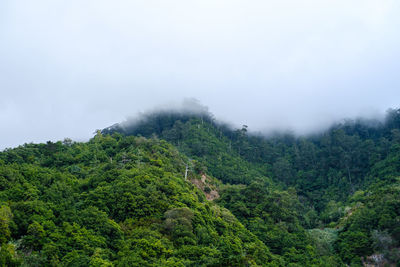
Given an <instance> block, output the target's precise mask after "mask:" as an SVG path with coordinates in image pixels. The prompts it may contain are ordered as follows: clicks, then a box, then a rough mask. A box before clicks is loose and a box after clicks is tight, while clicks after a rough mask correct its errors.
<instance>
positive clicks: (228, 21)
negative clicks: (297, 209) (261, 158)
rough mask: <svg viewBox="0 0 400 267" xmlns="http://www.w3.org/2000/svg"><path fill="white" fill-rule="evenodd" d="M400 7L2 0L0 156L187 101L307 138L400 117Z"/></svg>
mask: <svg viewBox="0 0 400 267" xmlns="http://www.w3.org/2000/svg"><path fill="white" fill-rule="evenodd" d="M399 13H400V2H399V1H389V0H379V1H378V0H376V1H372V0H356V1H345V0H338V1H317V0H314V1H311V0H304V1H296V0H293V1H288V0H283V1H243V0H241V1H235V0H234V1H228V0H221V1H211V0H205V1H183V0H181V1H178V0H172V1H161V0H160V1H152V0H149V1H122V0H117V1H106V0H91V1H78V0H71V1H48V0H39V1H28V0H20V1H13V0H3V1H1V2H0V92H1V97H0V124H1V125H2V131H0V149H3V148H5V147H12V146H16V145H19V144H23V143H25V142H32V141H33V142H43V141H47V140H59V139H63V138H64V137H70V138H72V139H75V140H85V139H87V138H89V137H91V136H92V133H93V132H94V131H95V129H101V128H104V127H107V126H109V125H112V124H114V123H116V122H120V121H123V120H124V119H125V118H127V117H129V116H132V115H135V114H137V113H138V112H141V111H146V110H148V109H152V108H154V107H157V106H159V105H165V103H167V104H171V103H172V105H176V104H175V103H181V101H182V99H184V98H187V97H193V98H196V99H198V100H199V101H200V102H201V103H202V104H204V105H207V106H208V107H209V109H210V111H211V112H212V113H214V115H215V116H216V117H217V118H220V119H222V120H226V121H230V122H232V123H235V124H236V125H241V124H247V125H249V128H250V129H254V130H263V131H271V130H275V129H287V128H291V129H292V130H294V131H296V132H298V133H307V132H310V131H315V130H318V129H321V128H323V127H326V126H327V125H329V124H330V123H331V122H332V121H335V120H338V119H341V118H344V117H357V116H367V117H379V116H382V114H384V112H385V110H386V109H388V108H396V107H399V99H400V90H399V86H400V80H399V75H398V70H399V69H400V68H399V67H400V66H399V65H400V49H399V47H400V30H399V29H400V17H399V16H398V14H399Z"/></svg>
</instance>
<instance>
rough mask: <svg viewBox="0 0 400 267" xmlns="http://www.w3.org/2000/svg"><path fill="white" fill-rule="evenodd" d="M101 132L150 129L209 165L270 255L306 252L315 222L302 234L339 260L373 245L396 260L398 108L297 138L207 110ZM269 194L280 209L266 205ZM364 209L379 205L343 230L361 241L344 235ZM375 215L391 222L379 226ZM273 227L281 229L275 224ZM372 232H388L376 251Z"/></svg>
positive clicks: (226, 200)
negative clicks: (235, 124)
mask: <svg viewBox="0 0 400 267" xmlns="http://www.w3.org/2000/svg"><path fill="white" fill-rule="evenodd" d="M103 132H105V133H112V132H120V133H123V134H126V135H130V134H133V135H143V136H151V135H156V136H158V137H159V138H162V139H165V140H168V141H169V142H171V143H173V144H174V145H175V146H176V147H177V148H178V149H179V150H180V151H182V152H183V153H184V154H186V155H188V156H189V157H191V158H193V159H196V160H197V161H199V162H201V163H202V164H204V166H206V167H207V172H209V173H210V174H212V175H214V176H215V177H216V178H218V179H220V180H221V181H222V182H224V184H225V185H224V186H221V192H220V193H221V198H220V199H219V200H217V202H218V203H219V204H221V205H223V206H224V207H226V208H228V209H229V210H230V211H231V212H232V213H233V214H234V215H235V216H236V217H237V218H238V219H239V220H240V221H241V222H242V223H243V224H244V225H245V226H246V227H247V228H248V229H249V230H251V231H252V232H253V233H254V234H256V235H257V236H258V237H259V238H260V239H261V240H262V241H263V242H264V243H265V244H267V245H268V246H269V247H270V249H271V251H273V252H274V253H278V254H279V255H288V254H287V253H289V252H288V251H289V250H290V249H296V251H297V252H299V251H301V252H299V254H303V255H305V254H306V253H305V252H304V248H305V247H306V245H307V244H308V243H307V238H306V237H305V236H302V233H303V231H304V229H313V228H319V229H323V230H310V231H308V234H309V235H308V237H310V236H311V239H313V242H314V245H315V246H317V248H320V249H321V251H320V252H321V253H322V254H323V255H330V256H332V255H339V256H340V257H341V260H343V262H344V263H353V264H354V265H358V264H361V257H366V256H368V255H371V254H373V253H378V254H379V255H381V256H382V257H383V258H384V259H383V261H385V260H388V261H390V262H397V261H399V259H400V258H399V250H398V247H399V227H398V225H400V217H399V212H400V208H399V201H400V195H399V193H400V192H399V191H398V177H399V176H400V161H399V156H400V151H399V148H400V110H398V109H391V110H389V111H388V112H387V115H386V118H385V120H384V121H377V120H366V119H357V120H345V121H344V122H342V123H337V124H335V125H333V126H332V127H331V128H329V129H328V130H326V131H325V132H322V133H320V134H314V135H310V136H300V137H297V136H295V135H293V134H290V133H282V134H275V135H273V136H269V137H265V136H263V135H257V134H250V133H248V129H247V126H246V125H244V126H243V127H242V128H241V129H236V130H235V129H233V128H232V127H229V126H228V125H226V124H223V123H219V122H217V121H216V120H214V118H213V116H212V114H210V113H208V112H207V111H203V112H201V113H198V114H191V113H182V112H154V113H149V114H146V115H145V116H143V117H142V118H141V119H140V120H137V121H135V122H129V121H127V122H125V123H122V124H117V125H114V126H112V127H110V128H107V129H105V130H103ZM229 184H230V185H229ZM383 188H387V190H389V189H390V190H392V191H390V192H391V193H388V191H384V190H383ZM371 196H374V198H372V197H371ZM389 196H391V197H389ZM378 199H381V200H380V202H379V204H378ZM382 199H387V201H382ZM276 202H278V203H279V205H278V207H273V204H272V203H276ZM365 206H368V208H363V207H365ZM283 207H285V208H283ZM384 207H385V208H384ZM370 208H373V209H376V211H377V212H376V213H374V215H373V216H372V215H371V214H370V215H371V216H372V217H371V219H373V222H371V221H368V220H365V221H361V222H360V223H359V224H358V225H357V226H353V227H350V229H353V230H352V231H350V232H351V234H355V233H356V234H359V236H358V238H359V239H360V240H363V242H358V241H357V238H356V239H353V237H352V236H347V237H346V235H351V234H350V232H349V226H350V224H351V222H352V221H353V220H356V218H357V217H358V216H361V213H362V212H363V211H367V210H369V211H371V209H370ZM378 210H379V212H378ZM382 218H387V220H388V221H390V223H388V224H384V223H382V224H379V223H378V222H379V221H380V220H381V219H382ZM389 218H390V219H389ZM382 220H384V219H382ZM354 227H355V228H354ZM277 228H279V231H278V232H279V234H277V233H275V232H274V230H275V229H277ZM360 233H362V234H360ZM374 233H375V234H374ZM377 233H381V234H382V233H383V234H382V235H383V236H385V238H383V239H384V240H389V241H387V242H389V244H390V245H385V246H384V247H385V250H384V251H383V250H382V246H381V245H377V243H379V242H381V241H379V240H380V239H382V238H381V236H380V235H377ZM306 236H307V235H306ZM321 237H325V239H324V240H321ZM345 237H346V238H345ZM297 240H302V244H300V243H301V242H297ZM318 242H327V244H319V243H318ZM357 243H360V244H363V245H360V244H357ZM321 246H323V247H324V248H321ZM357 246H361V247H362V246H364V247H362V248H358V247H357ZM326 248H329V249H326ZM382 257H381V258H382Z"/></svg>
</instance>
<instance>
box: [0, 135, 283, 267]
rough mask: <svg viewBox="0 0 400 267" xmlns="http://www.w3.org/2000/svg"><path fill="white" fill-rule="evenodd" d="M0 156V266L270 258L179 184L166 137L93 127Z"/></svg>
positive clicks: (177, 160)
mask: <svg viewBox="0 0 400 267" xmlns="http://www.w3.org/2000/svg"><path fill="white" fill-rule="evenodd" d="M0 159H1V160H2V162H3V163H4V164H2V165H1V166H0V180H1V181H3V183H2V184H1V186H2V188H1V191H0V201H1V202H0V203H7V204H2V205H1V206H0V231H1V232H0V234H1V236H0V237H1V243H2V245H1V251H0V260H1V262H2V264H3V265H4V264H6V265H8V266H12V265H13V264H15V265H20V264H21V263H22V264H25V265H27V266H59V265H62V266H64V265H65V266H137V265H145V266H149V265H151V266H168V265H169V266H187V265H192V266H193V265H198V264H200V265H207V266H208V265H210V266H218V265H219V266H220V265H225V264H235V265H242V266H246V265H249V264H258V265H260V264H267V263H268V262H270V263H271V264H272V263H273V262H274V261H276V257H274V256H273V255H272V254H271V253H270V252H269V250H268V248H267V247H266V246H265V245H264V244H263V243H262V242H261V241H260V240H259V239H257V238H256V237H255V236H254V235H252V234H251V233H250V232H249V231H248V230H247V229H246V228H244V227H243V225H242V224H240V223H239V222H238V221H237V219H236V218H235V217H234V216H233V215H232V214H231V213H230V212H229V211H227V210H225V209H221V208H219V207H218V206H216V205H215V204H212V203H210V202H208V201H206V200H205V198H204V195H203V193H202V192H200V191H199V190H198V189H197V188H196V187H195V186H193V185H192V184H191V183H189V182H186V181H185V180H184V171H185V162H188V159H187V158H186V157H185V156H183V155H181V154H180V153H179V152H178V151H177V150H176V149H174V147H172V146H171V145H169V144H168V143H167V142H165V141H161V140H159V139H145V138H142V137H122V136H121V135H118V134H114V135H113V136H109V135H107V136H103V135H102V134H101V133H98V134H97V135H96V136H95V137H94V138H93V139H92V140H90V141H89V142H88V143H73V142H64V143H61V142H57V143H51V142H48V143H47V144H38V145H34V144H28V145H24V146H22V147H18V148H16V149H14V150H7V151H4V152H2V153H0ZM197 164H201V163H197ZM191 175H197V174H195V173H192V174H191ZM10 240H14V241H15V242H16V243H17V245H16V246H13V245H10V244H7V242H9V241H10ZM14 241H13V242H14ZM239 252H240V253H239Z"/></svg>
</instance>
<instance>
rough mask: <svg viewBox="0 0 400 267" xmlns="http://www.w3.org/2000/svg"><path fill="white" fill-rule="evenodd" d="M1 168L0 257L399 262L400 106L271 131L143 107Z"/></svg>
mask: <svg viewBox="0 0 400 267" xmlns="http://www.w3.org/2000/svg"><path fill="white" fill-rule="evenodd" d="M0 180H1V182H0V246H1V249H0V264H1V265H2V266H140V265H141V266H363V265H364V266H367V264H370V265H369V266H383V265H384V264H387V265H388V266H396V264H398V263H399V262H400V109H391V110H389V111H388V112H387V115H386V118H385V120H384V121H374V120H365V119H357V120H346V121H343V122H342V123H337V124H335V125H333V126H331V127H330V128H329V129H328V130H326V131H324V132H322V133H319V134H314V135H310V136H295V135H293V134H291V133H281V134H275V135H270V136H267V137H266V136H263V135H261V134H255V133H252V132H250V130H249V129H248V127H247V126H246V125H243V127H241V128H240V129H234V127H231V126H229V125H227V124H224V123H221V122H218V121H217V120H215V119H214V117H213V115H212V114H210V113H209V112H208V111H207V110H206V109H204V110H201V111H197V112H190V111H168V112H167V111H163V112H151V113H147V114H144V115H142V116H141V117H140V118H139V119H136V120H134V121H126V122H123V123H120V124H115V125H113V126H111V127H108V128H106V129H104V130H102V131H100V130H99V131H97V132H96V134H95V136H94V137H93V138H92V139H91V140H90V141H89V142H85V143H83V142H73V141H72V140H70V139H65V140H64V141H59V142H55V143H53V142H47V143H45V144H25V145H22V146H19V147H17V148H13V149H6V150H4V151H3V152H0ZM397 266H398V265H397Z"/></svg>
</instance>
